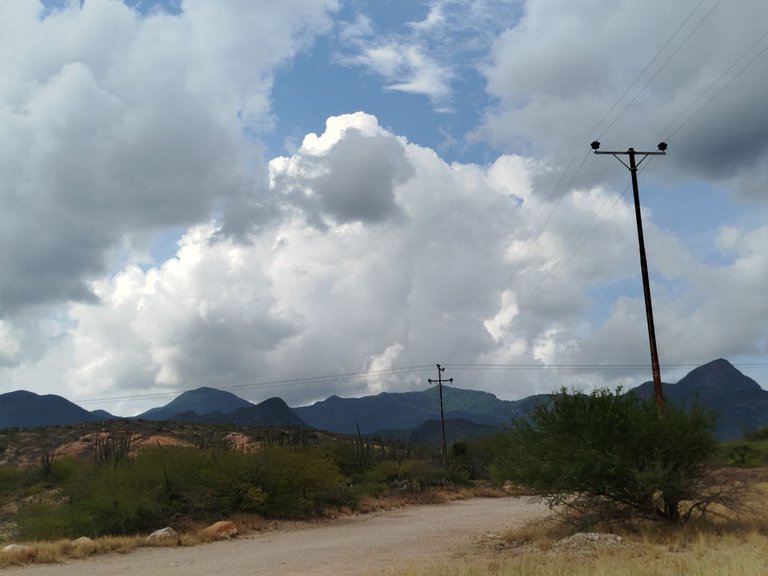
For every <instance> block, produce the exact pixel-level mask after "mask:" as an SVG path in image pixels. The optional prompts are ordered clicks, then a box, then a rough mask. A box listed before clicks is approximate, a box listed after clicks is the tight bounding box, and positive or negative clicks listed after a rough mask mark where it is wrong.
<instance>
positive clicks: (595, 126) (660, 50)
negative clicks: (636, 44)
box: [589, 0, 704, 134]
mask: <svg viewBox="0 0 768 576" xmlns="http://www.w3.org/2000/svg"><path fill="white" fill-rule="evenodd" d="M703 3H704V0H699V3H698V4H696V6H695V7H694V8H693V10H691V11H690V12H689V13H688V16H686V17H685V20H683V21H682V23H681V24H680V25H679V26H678V27H677V29H676V30H675V31H674V32H673V33H672V35H671V36H670V37H669V38H668V39H667V41H666V42H665V43H664V45H663V46H662V47H661V48H659V50H658V51H657V52H656V54H655V55H654V56H653V58H651V59H650V60H649V61H648V64H646V65H645V68H643V69H642V70H641V71H640V73H639V74H638V75H637V76H636V77H635V79H634V80H633V81H632V84H630V85H629V86H628V87H627V89H626V90H625V91H624V93H623V94H622V95H621V96H619V99H618V100H616V102H614V104H613V106H611V109H610V110H608V112H606V113H605V114H604V115H603V117H602V118H600V120H598V121H597V124H595V125H594V127H593V128H592V130H590V131H589V133H590V134H594V133H595V131H596V130H597V129H598V127H599V126H600V124H602V123H603V122H604V121H605V119H606V118H608V116H610V115H611V112H613V111H614V110H615V109H616V106H618V105H619V103H620V102H621V101H622V100H623V99H624V97H625V96H626V95H627V94H629V92H630V90H632V88H634V87H635V84H637V83H638V82H639V81H640V78H642V76H643V74H645V73H646V72H647V71H648V69H649V68H650V67H651V65H652V64H653V63H654V62H656V59H657V58H658V57H659V56H661V53H662V52H663V51H664V50H665V49H666V48H667V46H669V44H670V43H671V42H672V40H674V38H675V36H677V34H678V32H680V30H682V28H683V27H684V26H685V25H686V24H687V23H688V21H689V20H690V19H691V17H692V16H693V14H694V13H695V12H696V11H697V10H698V9H699V7H700V6H701V5H702V4H703ZM622 113H623V111H622ZM619 116H621V114H619ZM616 119H618V116H617V117H616ZM616 119H614V120H613V122H616ZM609 128H610V126H609Z"/></svg>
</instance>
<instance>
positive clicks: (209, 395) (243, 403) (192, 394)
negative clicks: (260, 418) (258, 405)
mask: <svg viewBox="0 0 768 576" xmlns="http://www.w3.org/2000/svg"><path fill="white" fill-rule="evenodd" d="M251 406H253V404H252V403H251V402H248V401H247V400H243V399H242V398H240V397H239V396H235V395H234V394H232V393H231V392H225V391H224V390H217V389H216V388H208V387H206V386H203V387H202V388H196V389H195V390H188V391H186V392H183V393H182V394H181V395H179V396H178V397H176V398H175V399H174V400H171V401H170V402H169V403H168V404H166V405H165V406H161V407H159V408H152V409H151V410H147V411H146V412H144V413H142V414H139V415H138V416H136V418H142V419H143V420H168V419H170V418H173V417H174V416H176V415H178V414H184V413H187V412H191V413H192V414H198V415H201V414H210V413H213V412H219V413H221V414H229V413H230V412H234V411H235V410H238V409H240V408H250V407H251Z"/></svg>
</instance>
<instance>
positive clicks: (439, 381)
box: [427, 364, 453, 469]
mask: <svg viewBox="0 0 768 576" xmlns="http://www.w3.org/2000/svg"><path fill="white" fill-rule="evenodd" d="M443 372H445V368H440V364H438V365H437V380H432V378H428V379H427V382H429V383H430V384H435V383H437V389H438V390H439V391H440V430H441V431H442V433H443V436H442V444H441V448H442V452H443V464H445V467H446V469H447V468H448V447H447V446H446V444H445V415H444V413H443V382H451V383H453V378H449V379H448V380H443Z"/></svg>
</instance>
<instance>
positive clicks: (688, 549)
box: [387, 482, 768, 576]
mask: <svg viewBox="0 0 768 576" xmlns="http://www.w3.org/2000/svg"><path fill="white" fill-rule="evenodd" d="M753 486H754V488H755V491H754V492H753V495H752V497H753V499H754V500H753V502H751V503H749V504H751V505H750V506H747V507H746V508H745V510H748V512H743V513H741V514H739V515H731V516H730V517H728V516H727V515H724V516H720V517H717V518H714V519H710V520H706V521H704V520H701V521H697V522H690V523H688V524H686V525H684V526H669V525H665V524H661V523H658V522H656V523H654V522H645V523H638V524H634V525H626V524H625V525H622V526H621V527H617V526H612V527H607V526H604V527H598V528H597V529H596V530H599V531H601V532H609V531H610V532H613V533H615V534H618V535H620V536H621V537H622V543H621V544H619V545H610V546H609V545H605V546H602V545H584V546H580V547H564V546H559V545H558V542H560V541H561V540H562V539H563V538H565V537H567V536H569V535H571V534H573V532H574V529H573V528H572V527H570V526H567V525H564V524H562V523H561V522H559V521H558V520H557V519H556V518H554V517H553V518H550V519H549V520H546V521H543V522H542V521H538V522H535V523H531V524H528V525H526V526H524V527H522V528H520V529H516V530H512V531H510V532H508V533H507V534H505V535H504V538H503V540H502V541H501V542H498V543H497V545H496V546H494V547H493V548H488V549H485V550H482V551H479V552H478V553H477V554H475V555H474V556H468V557H465V558H464V559H462V560H459V561H454V562H450V563H449V562H446V563H445V564H439V565H430V566H413V567H410V568H406V569H394V570H391V571H390V572H388V573H387V574H388V575H390V576H437V575H440V576H481V575H483V576H485V575H497V576H518V575H523V574H524V575H526V576H613V575H616V574H621V575H622V576H689V575H695V576H721V575H726V574H727V575H728V576H765V574H767V573H768V568H766V561H767V560H768V513H767V512H766V504H765V503H766V500H768V484H765V483H762V482H759V483H757V484H753Z"/></svg>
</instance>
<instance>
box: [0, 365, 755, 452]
mask: <svg viewBox="0 0 768 576" xmlns="http://www.w3.org/2000/svg"><path fill="white" fill-rule="evenodd" d="M663 390H664V395H665V397H666V398H667V401H668V402H670V403H672V404H677V405H683V406H690V405H691V404H693V403H694V402H698V403H699V404H701V405H703V406H704V407H706V408H710V409H712V410H714V411H716V412H717V413H719V419H718V424H717V432H716V433H717V436H718V438H719V439H721V440H727V439H733V438H739V437H741V436H742V435H743V434H744V433H745V432H748V431H751V430H756V429H758V428H761V427H764V426H768V391H766V390H763V389H762V388H761V387H760V385H759V384H758V383H757V382H755V381H754V380H752V379H751V378H749V377H747V376H745V375H744V374H742V373H741V372H740V371H739V370H737V369H736V368H735V367H734V366H733V365H732V364H731V363H729V362H728V361H727V360H723V359H719V360H715V361H713V362H709V363H708V364H705V365H703V366H700V367H698V368H696V369H695V370H693V371H691V372H690V373H689V374H687V375H686V376H685V377H684V378H683V379H681V380H680V381H679V382H677V383H676V384H670V383H664V384H663ZM630 393H634V394H638V395H640V396H641V397H650V396H652V394H653V384H652V383H651V382H645V383H644V384H641V385H640V386H638V387H637V388H634V389H632V390H630ZM547 399H548V395H535V396H529V397H527V398H523V399H522V400H500V399H499V398H497V397H496V396H494V395H493V394H490V393H488V392H481V391H477V390H463V389H461V388H454V387H449V386H444V387H443V404H444V411H445V418H446V421H447V423H446V430H447V431H450V429H451V426H453V428H454V429H453V430H452V431H451V432H450V433H449V436H451V437H453V436H455V435H456V434H457V433H460V434H461V436H462V437H463V438H470V437H474V436H476V435H479V434H485V433H488V432H489V431H491V430H493V429H496V428H498V427H500V426H503V425H504V424H505V423H507V422H509V421H510V420H511V419H512V418H518V417H521V416H524V415H525V414H527V413H528V411H530V410H531V408H533V407H534V406H536V405H537V404H539V403H541V402H546V401H547ZM439 416H440V412H439V401H438V396H437V390H436V389H435V388H431V389H428V390H422V391H418V392H399V393H395V392H384V393H381V394H377V395H375V396H365V397H362V398H340V397H338V396H331V397H330V398H328V399H326V400H322V401H320V402H316V403H315V404H312V405H310V406H301V407H297V408H290V407H289V406H288V405H287V404H286V403H285V402H284V401H283V400H282V399H280V398H270V399H268V400H265V401H264V402H261V403H259V404H253V403H251V402H249V401H247V400H244V399H243V398H240V397H238V396H236V395H235V394H232V393H231V392H226V391H223V390H217V389H215V388H208V387H203V388H198V389H196V390H190V391H187V392H184V393H183V394H181V395H180V396H178V397H177V398H175V399H174V400H172V401H171V402H169V403H168V404H166V405H164V406H160V407H157V408H153V409H151V410H148V411H146V412H144V413H143V414H139V415H138V416H136V418H140V419H144V420H177V421H183V422H194V423H203V424H232V425H238V426H291V427H312V428H318V429H323V430H328V431H331V432H338V433H343V434H357V433H361V434H368V435H370V434H377V435H384V436H388V437H396V438H411V439H417V440H421V441H430V440H432V439H433V437H435V434H436V430H437V428H436V426H437V425H439ZM112 418H114V417H113V416H111V415H110V414H108V413H106V412H104V411H101V410H97V411H94V412H88V411H87V410H84V409H83V408H81V407H79V406H77V405H76V404H74V403H72V402H70V401H69V400H67V399H65V398H62V397H61V396H56V395H46V396H39V395H37V394H34V393H32V392H26V391H23V390H19V391H16V392H9V393H7V394H0V428H8V427H29V426H48V425H56V424H74V423H77V422H85V421H98V420H107V419H112ZM459 431H460V432H459Z"/></svg>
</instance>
